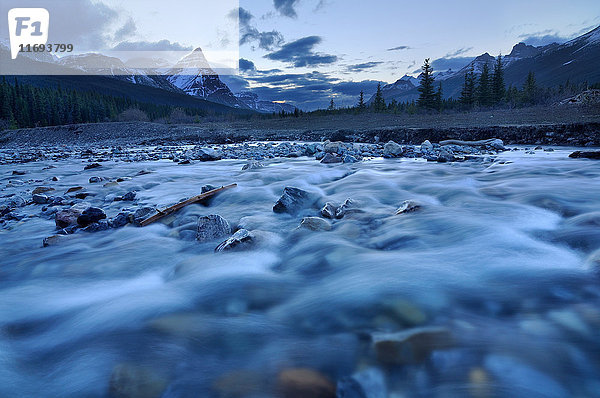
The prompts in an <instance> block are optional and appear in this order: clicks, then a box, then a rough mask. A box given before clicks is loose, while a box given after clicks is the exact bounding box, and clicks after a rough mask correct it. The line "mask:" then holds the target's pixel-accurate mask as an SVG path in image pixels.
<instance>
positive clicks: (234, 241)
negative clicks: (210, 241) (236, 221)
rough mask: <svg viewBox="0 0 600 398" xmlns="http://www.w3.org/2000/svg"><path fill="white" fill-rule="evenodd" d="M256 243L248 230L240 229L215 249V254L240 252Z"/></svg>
mask: <svg viewBox="0 0 600 398" xmlns="http://www.w3.org/2000/svg"><path fill="white" fill-rule="evenodd" d="M253 241H254V235H253V234H252V233H251V232H250V231H248V230H246V229H240V230H238V231H237V232H236V233H234V234H233V235H232V236H231V237H230V238H229V239H227V240H226V241H224V242H222V243H221V244H219V245H218V246H217V247H216V248H215V252H224V251H231V250H240V249H244V248H247V247H249V246H251V244H252V242H253Z"/></svg>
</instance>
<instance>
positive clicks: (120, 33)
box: [114, 18, 137, 41]
mask: <svg viewBox="0 0 600 398" xmlns="http://www.w3.org/2000/svg"><path fill="white" fill-rule="evenodd" d="M136 32H137V26H136V25H135V21H134V20H133V18H129V19H128V20H127V22H125V24H124V25H123V26H121V27H120V28H119V29H118V30H117V31H116V32H115V37H114V40H115V41H121V40H124V39H126V38H128V37H130V36H132V35H134V34H135V33H136Z"/></svg>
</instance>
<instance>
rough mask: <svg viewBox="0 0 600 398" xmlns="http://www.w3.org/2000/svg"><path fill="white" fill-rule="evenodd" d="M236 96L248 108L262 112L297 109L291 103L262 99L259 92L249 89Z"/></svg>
mask: <svg viewBox="0 0 600 398" xmlns="http://www.w3.org/2000/svg"><path fill="white" fill-rule="evenodd" d="M236 97H237V98H238V100H240V101H241V102H242V103H243V104H244V105H246V106H247V107H248V108H250V109H252V110H255V111H257V112H261V113H279V112H281V111H285V112H286V113H292V112H294V111H295V110H296V107H295V106H293V105H290V104H286V103H280V102H272V101H263V100H260V99H259V98H258V95H257V94H255V93H252V92H249V91H242V92H241V93H238V94H237V95H236Z"/></svg>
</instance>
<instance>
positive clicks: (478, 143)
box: [440, 138, 496, 146]
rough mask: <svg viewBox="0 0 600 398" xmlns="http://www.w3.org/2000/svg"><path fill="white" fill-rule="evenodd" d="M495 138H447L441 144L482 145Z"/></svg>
mask: <svg viewBox="0 0 600 398" xmlns="http://www.w3.org/2000/svg"><path fill="white" fill-rule="evenodd" d="M495 140H496V138H490V139H489V140H480V141H461V140H446V141H440V145H466V146H480V145H487V144H491V143H492V142H494V141H495Z"/></svg>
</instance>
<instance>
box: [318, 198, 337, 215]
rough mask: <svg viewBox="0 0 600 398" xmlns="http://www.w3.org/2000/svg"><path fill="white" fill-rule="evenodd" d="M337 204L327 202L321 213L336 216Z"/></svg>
mask: <svg viewBox="0 0 600 398" xmlns="http://www.w3.org/2000/svg"><path fill="white" fill-rule="evenodd" d="M336 210H337V206H336V205H335V204H333V203H331V202H327V203H325V206H324V207H323V208H322V209H321V215H322V216H323V217H325V218H335V211H336Z"/></svg>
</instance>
